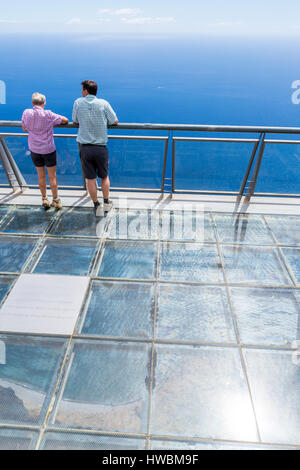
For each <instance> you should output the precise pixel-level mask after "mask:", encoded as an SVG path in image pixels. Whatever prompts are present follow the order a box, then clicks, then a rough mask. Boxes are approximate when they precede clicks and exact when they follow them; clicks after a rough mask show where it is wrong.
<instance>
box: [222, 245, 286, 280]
mask: <svg viewBox="0 0 300 470" xmlns="http://www.w3.org/2000/svg"><path fill="white" fill-rule="evenodd" d="M222 252H223V256H224V262H225V271H226V275H227V279H228V282H232V283H244V284H261V285H288V284H289V285H292V281H291V279H290V277H289V275H288V271H287V269H286V268H285V266H284V265H283V263H282V262H281V259H280V257H279V253H278V252H277V251H276V249H275V248H269V247H265V248H263V247H260V246H242V245H238V246H227V245H223V246H222Z"/></svg>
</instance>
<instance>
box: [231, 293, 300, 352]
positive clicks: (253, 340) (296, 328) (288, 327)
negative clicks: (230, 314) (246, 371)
mask: <svg viewBox="0 0 300 470" xmlns="http://www.w3.org/2000/svg"><path fill="white" fill-rule="evenodd" d="M230 291H231V299H232V305H233V309H234V312H235V315H236V318H237V324H238V330H239V335H240V338H241V342H242V343H244V344H261V345H278V346H286V345H292V343H293V342H294V341H297V340H300V291H297V290H290V289H267V288H266V289H261V288H258V289H256V288H252V289H251V288H243V287H237V288H233V287H232V288H230Z"/></svg>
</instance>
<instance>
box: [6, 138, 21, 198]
mask: <svg viewBox="0 0 300 470" xmlns="http://www.w3.org/2000/svg"><path fill="white" fill-rule="evenodd" d="M0 142H1V144H2V149H3V151H4V156H5V157H6V158H7V161H8V163H9V165H10V167H11V170H12V172H13V174H14V176H15V178H16V181H17V182H18V185H19V187H20V189H21V190H22V188H23V186H26V181H25V179H24V177H23V175H22V173H21V172H20V170H19V167H18V165H17V164H16V162H15V160H14V157H13V156H12V154H11V153H10V151H9V150H8V147H7V145H6V143H5V140H4V138H3V137H2V136H0Z"/></svg>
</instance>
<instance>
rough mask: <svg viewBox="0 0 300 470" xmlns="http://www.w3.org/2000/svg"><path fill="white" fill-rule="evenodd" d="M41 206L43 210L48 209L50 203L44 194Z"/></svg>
mask: <svg viewBox="0 0 300 470" xmlns="http://www.w3.org/2000/svg"><path fill="white" fill-rule="evenodd" d="M42 206H43V207H44V209H45V210H48V209H50V207H51V204H50V201H49V199H48V198H47V196H45V197H43V198H42Z"/></svg>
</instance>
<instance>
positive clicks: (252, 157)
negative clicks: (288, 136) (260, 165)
mask: <svg viewBox="0 0 300 470" xmlns="http://www.w3.org/2000/svg"><path fill="white" fill-rule="evenodd" d="M261 139H262V134H260V136H259V140H258V141H257V142H256V143H255V145H254V148H253V151H252V155H251V157H250V160H249V164H248V167H247V170H246V173H245V176H244V179H243V182H242V184H241V187H240V190H239V196H240V197H241V196H242V195H243V193H244V190H245V187H246V184H247V181H248V178H249V174H250V171H251V168H252V165H253V161H254V158H255V155H256V152H257V149H258V146H259V143H260V141H261Z"/></svg>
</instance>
